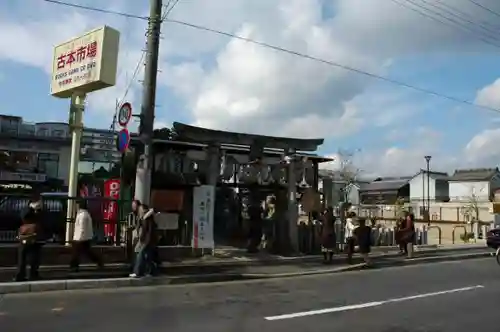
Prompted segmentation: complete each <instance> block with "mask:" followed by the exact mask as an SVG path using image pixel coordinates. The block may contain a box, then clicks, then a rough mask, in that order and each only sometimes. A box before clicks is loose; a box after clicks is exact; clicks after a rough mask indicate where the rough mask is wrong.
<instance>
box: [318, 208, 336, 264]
mask: <svg viewBox="0 0 500 332" xmlns="http://www.w3.org/2000/svg"><path fill="white" fill-rule="evenodd" d="M321 219H322V220H321V221H322V224H323V229H322V231H321V251H322V252H323V263H324V264H328V263H331V262H332V260H333V254H334V251H335V247H336V242H337V241H336V235H335V216H334V215H333V208H332V207H328V208H327V209H326V210H325V211H324V212H323V215H322V216H321Z"/></svg>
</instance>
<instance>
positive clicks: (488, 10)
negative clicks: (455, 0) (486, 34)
mask: <svg viewBox="0 0 500 332" xmlns="http://www.w3.org/2000/svg"><path fill="white" fill-rule="evenodd" d="M467 1H469V2H470V3H472V4H474V5H476V6H478V7H479V8H482V9H484V10H486V11H487V12H489V13H490V14H493V15H495V16H498V17H500V13H498V12H496V11H494V10H493V9H491V8H488V7H486V6H485V5H482V4H480V3H479V2H477V1H474V0H467Z"/></svg>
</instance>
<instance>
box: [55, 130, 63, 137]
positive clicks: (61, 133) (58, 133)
mask: <svg viewBox="0 0 500 332" xmlns="http://www.w3.org/2000/svg"><path fill="white" fill-rule="evenodd" d="M52 136H54V137H64V130H61V129H55V130H52Z"/></svg>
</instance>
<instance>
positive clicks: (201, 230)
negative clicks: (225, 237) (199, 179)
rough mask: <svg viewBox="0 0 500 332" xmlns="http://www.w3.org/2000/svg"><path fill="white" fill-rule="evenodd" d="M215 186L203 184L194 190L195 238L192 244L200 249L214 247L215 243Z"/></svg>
mask: <svg viewBox="0 0 500 332" xmlns="http://www.w3.org/2000/svg"><path fill="white" fill-rule="evenodd" d="M214 207H215V187H214V186H209V185H203V186H198V187H195V188H194V190H193V239H192V241H191V245H192V246H193V248H195V249H198V248H202V249H213V248H214V246H215V243H214Z"/></svg>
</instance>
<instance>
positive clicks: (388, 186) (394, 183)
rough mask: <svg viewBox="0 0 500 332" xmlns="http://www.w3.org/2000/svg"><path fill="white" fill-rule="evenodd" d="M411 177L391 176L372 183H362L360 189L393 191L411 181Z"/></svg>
mask: <svg viewBox="0 0 500 332" xmlns="http://www.w3.org/2000/svg"><path fill="white" fill-rule="evenodd" d="M409 179H410V178H409V177H403V178H390V179H388V180H386V179H381V180H375V181H373V182H370V183H366V184H362V185H361V188H360V191H393V190H398V189H400V188H401V187H403V186H404V185H406V184H407V183H408V181H409Z"/></svg>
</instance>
